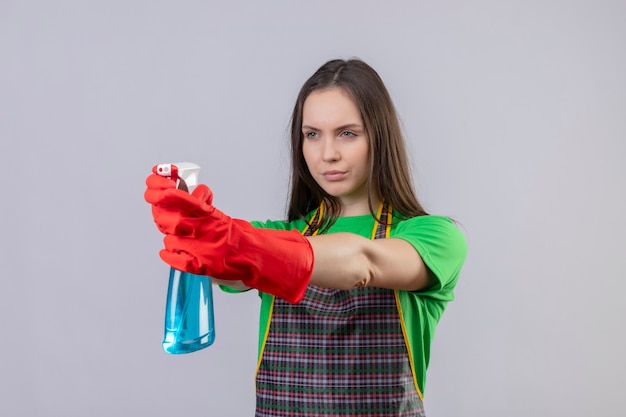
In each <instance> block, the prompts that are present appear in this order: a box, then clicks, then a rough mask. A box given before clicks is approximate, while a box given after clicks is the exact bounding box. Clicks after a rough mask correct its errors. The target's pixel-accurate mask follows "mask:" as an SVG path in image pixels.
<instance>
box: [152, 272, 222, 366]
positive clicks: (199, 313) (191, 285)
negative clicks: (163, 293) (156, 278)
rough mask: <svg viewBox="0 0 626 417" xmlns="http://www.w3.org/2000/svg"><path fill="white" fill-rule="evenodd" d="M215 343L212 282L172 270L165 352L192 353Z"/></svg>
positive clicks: (167, 309) (164, 343)
mask: <svg viewBox="0 0 626 417" xmlns="http://www.w3.org/2000/svg"><path fill="white" fill-rule="evenodd" d="M214 341H215V323H214V318H213V290H212V288H211V278H209V277H206V276H200V275H194V274H190V273H188V272H182V271H179V270H177V269H174V268H170V281H169V287H168V289H167V304H166V310H165V336H164V338H163V350H165V351H166V352H167V353H171V354H181V353H191V352H195V351H197V350H200V349H204V348H206V347H208V346H211V344H213V342H214Z"/></svg>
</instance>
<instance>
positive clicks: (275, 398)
mask: <svg viewBox="0 0 626 417" xmlns="http://www.w3.org/2000/svg"><path fill="white" fill-rule="evenodd" d="M320 211H321V209H320V210H318V212H317V213H316V215H315V216H314V219H313V220H312V223H313V224H314V223H315V222H316V221H318V219H319V218H320V217H321V216H320ZM381 216H385V217H387V218H388V219H389V220H390V219H391V212H390V210H389V209H388V208H387V206H386V204H385V205H383V204H381V207H379V211H378V218H383V217H381ZM388 223H390V222H388ZM313 229H314V228H313ZM310 230H311V228H308V229H307V230H306V231H305V232H304V234H305V235H312V234H313V233H310ZM372 235H373V236H372V238H373V239H379V238H385V237H389V226H385V225H384V224H381V223H378V222H375V226H374V230H373V231H372ZM397 302H398V301H397V295H396V292H395V291H394V290H389V289H383V288H374V287H359V288H354V289H352V290H333V289H327V288H320V287H316V286H313V285H309V287H308V288H307V290H306V294H305V296H304V298H303V299H302V301H301V302H300V303H298V304H295V305H294V304H290V303H287V302H285V301H283V300H281V299H279V298H276V297H274V300H273V305H272V310H271V316H270V320H269V329H268V330H267V332H266V335H265V342H264V344H263V346H262V350H261V355H260V359H259V366H258V369H257V376H256V388H257V406H256V416H257V417H269V416H272V417H275V416H284V417H296V416H302V417H304V416H306V417H315V416H371V417H383V416H411V417H416V416H417V417H419V416H425V414H424V407H423V403H422V398H421V393H420V391H419V389H418V388H417V384H416V380H415V378H414V375H413V372H412V370H411V363H410V360H409V354H408V349H407V344H406V342H405V336H404V332H403V328H402V324H401V322H400V321H401V319H400V315H399V313H398V305H397Z"/></svg>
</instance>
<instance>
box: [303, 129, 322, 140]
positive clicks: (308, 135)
mask: <svg viewBox="0 0 626 417" xmlns="http://www.w3.org/2000/svg"><path fill="white" fill-rule="evenodd" d="M304 137H305V138H307V139H315V138H318V137H319V134H318V133H317V132H313V131H309V132H304Z"/></svg>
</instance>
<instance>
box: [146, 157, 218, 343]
mask: <svg viewBox="0 0 626 417" xmlns="http://www.w3.org/2000/svg"><path fill="white" fill-rule="evenodd" d="M174 167H175V171H177V174H176V175H177V176H178V178H176V176H175V175H174V174H173V172H174ZM199 171H200V167H199V166H198V165H196V164H193V163H190V162H181V163H177V164H161V165H158V167H157V172H158V173H159V174H160V175H163V176H165V177H171V178H173V179H175V180H176V181H177V187H178V188H179V189H182V190H186V191H188V192H191V191H192V190H193V189H194V188H195V186H196V185H198V172H199ZM213 314H214V313H213V290H212V283H211V278H210V277H207V276H200V275H194V274H190V273H188V272H183V271H179V270H177V269H175V268H170V277H169V285H168V288H167V300H166V305H165V330H164V333H165V334H164V337H163V350H165V351H166V352H167V353H171V354H181V353H191V352H195V351H197V350H200V349H204V348H206V347H208V346H211V344H213V342H214V341H215V322H214V317H213Z"/></svg>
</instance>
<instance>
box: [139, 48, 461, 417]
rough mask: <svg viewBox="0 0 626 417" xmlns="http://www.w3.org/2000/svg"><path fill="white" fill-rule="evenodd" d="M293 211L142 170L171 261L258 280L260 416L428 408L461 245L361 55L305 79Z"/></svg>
mask: <svg viewBox="0 0 626 417" xmlns="http://www.w3.org/2000/svg"><path fill="white" fill-rule="evenodd" d="M291 143H292V177H291V195H290V202H289V209H288V220H287V221H267V222H265V223H261V222H254V223H249V222H245V221H243V220H238V219H232V218H230V217H228V216H226V215H225V214H223V213H222V212H220V211H219V210H217V209H216V208H215V207H213V206H212V205H211V201H212V194H211V191H210V190H209V189H208V187H206V186H204V185H201V186H198V187H197V188H196V189H195V190H194V192H193V194H192V195H188V194H185V193H184V192H182V191H180V190H176V189H175V187H174V184H173V182H172V181H170V180H167V179H164V178H162V177H160V176H158V175H151V176H150V177H148V180H147V184H148V190H147V191H146V194H145V198H146V200H147V201H148V202H149V203H151V204H152V207H153V208H152V211H153V216H154V219H155V222H156V224H157V226H158V227H159V229H160V230H161V231H162V232H163V233H165V234H166V237H165V240H164V241H165V249H164V250H162V251H161V257H162V258H163V259H164V260H165V261H166V262H167V263H169V264H170V265H171V266H173V267H175V268H178V269H181V270H185V271H188V272H192V273H195V274H201V275H210V276H212V277H215V278H216V279H217V280H218V282H219V283H220V284H223V285H224V286H225V287H224V288H225V289H227V290H228V288H230V290H229V291H232V292H236V291H241V290H245V289H248V288H256V289H258V290H259V291H260V294H261V300H262V303H261V320H260V324H261V327H260V333H259V362H258V369H257V375H256V382H257V416H278V415H280V416H313V415H336V416H368V415H375V416H423V415H425V414H424V408H423V390H424V385H425V381H426V368H427V366H428V359H429V357H430V344H431V341H432V338H433V335H434V331H435V326H436V324H437V323H438V321H439V319H440V317H441V315H442V313H443V311H444V309H445V307H446V304H447V303H448V302H449V301H451V300H452V299H453V289H454V287H455V285H456V282H457V279H458V276H459V273H460V270H461V267H462V264H463V262H464V260H465V256H466V252H467V246H466V242H465V239H464V237H463V235H462V234H461V233H460V232H459V230H458V229H457V228H456V226H455V225H454V223H453V222H452V221H451V220H449V219H448V218H445V217H441V216H432V215H428V214H427V213H426V212H425V211H424V209H423V208H422V207H421V205H420V204H419V202H418V201H417V198H416V197H415V193H414V191H413V187H412V184H411V175H410V171H409V169H408V162H407V155H406V150H405V146H404V139H403V137H402V133H401V129H400V126H399V122H398V118H397V115H396V112H395V109H394V106H393V103H392V101H391V98H390V96H389V94H388V92H387V90H386V88H385V86H384V84H383V82H382V80H381V79H380V77H379V76H378V74H377V73H376V72H375V71H374V70H373V69H372V68H371V67H370V66H368V65H367V64H365V63H364V62H362V61H360V60H349V61H343V60H333V61H329V62H327V63H326V64H324V65H323V66H322V67H320V68H319V69H318V71H316V72H315V74H313V76H311V77H310V78H309V79H308V80H307V81H306V83H305V84H304V85H303V87H302V89H301V91H300V94H299V96H298V99H297V102H296V105H295V108H294V111H293V117H292V128H291Z"/></svg>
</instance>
